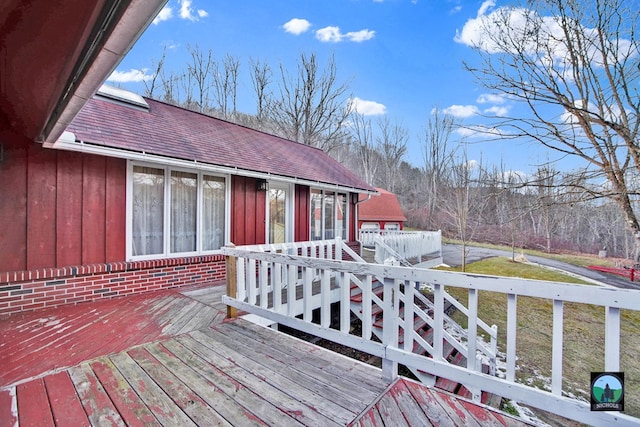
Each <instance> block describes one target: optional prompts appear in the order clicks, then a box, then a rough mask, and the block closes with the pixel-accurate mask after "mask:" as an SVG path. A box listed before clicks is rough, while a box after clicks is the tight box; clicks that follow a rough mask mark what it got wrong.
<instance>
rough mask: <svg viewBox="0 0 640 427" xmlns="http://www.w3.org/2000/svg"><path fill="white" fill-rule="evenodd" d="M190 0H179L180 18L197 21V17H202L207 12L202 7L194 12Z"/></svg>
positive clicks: (206, 14)
mask: <svg viewBox="0 0 640 427" xmlns="http://www.w3.org/2000/svg"><path fill="white" fill-rule="evenodd" d="M191 3H193V1H192V0H180V18H182V19H187V20H189V21H197V20H198V18H204V17H206V16H208V15H209V13H208V12H207V11H206V10H204V9H198V10H197V11H196V12H195V13H196V14H197V16H196V14H194V12H193V7H191Z"/></svg>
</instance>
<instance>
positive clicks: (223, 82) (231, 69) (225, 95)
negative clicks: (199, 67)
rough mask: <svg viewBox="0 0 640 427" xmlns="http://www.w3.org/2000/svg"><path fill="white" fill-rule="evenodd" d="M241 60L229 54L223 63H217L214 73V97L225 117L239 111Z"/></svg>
mask: <svg viewBox="0 0 640 427" xmlns="http://www.w3.org/2000/svg"><path fill="white" fill-rule="evenodd" d="M239 72H240V61H239V59H238V58H236V57H234V56H231V55H229V54H227V55H226V56H225V57H224V60H223V61H222V64H220V63H216V65H215V72H214V74H213V89H214V91H213V99H214V100H215V103H216V108H217V109H218V110H219V112H220V114H221V115H222V117H223V118H225V119H228V118H231V117H232V116H233V115H235V113H236V112H237V97H238V74H239Z"/></svg>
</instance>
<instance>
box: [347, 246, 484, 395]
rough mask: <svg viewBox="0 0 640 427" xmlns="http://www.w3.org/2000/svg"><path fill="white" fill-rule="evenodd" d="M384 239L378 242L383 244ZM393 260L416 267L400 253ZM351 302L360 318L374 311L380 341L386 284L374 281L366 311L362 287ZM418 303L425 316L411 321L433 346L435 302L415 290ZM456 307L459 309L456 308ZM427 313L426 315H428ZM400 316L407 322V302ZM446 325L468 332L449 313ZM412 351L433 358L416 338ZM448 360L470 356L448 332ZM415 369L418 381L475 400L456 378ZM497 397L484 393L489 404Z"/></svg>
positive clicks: (354, 288)
mask: <svg viewBox="0 0 640 427" xmlns="http://www.w3.org/2000/svg"><path fill="white" fill-rule="evenodd" d="M379 243H380V242H378V244H379ZM386 250H387V251H393V250H392V249H391V248H388V247H387V248H386ZM393 255H394V256H393V259H392V260H389V262H391V263H394V264H399V265H402V266H412V265H411V263H409V262H408V261H407V260H406V259H404V258H403V257H402V256H401V255H400V254H398V253H394V254H393ZM350 292H351V293H350V304H351V312H352V313H354V314H355V315H356V316H357V317H358V318H359V319H360V320H362V319H363V315H364V312H365V311H370V313H371V316H372V333H373V334H374V335H375V336H376V337H377V338H378V339H380V340H382V327H383V310H382V299H383V292H384V286H383V285H382V283H380V282H379V281H377V280H374V282H373V284H372V302H371V305H372V307H371V309H370V310H364V307H363V305H362V301H363V296H362V290H361V288H360V287H358V286H357V285H355V284H354V285H352V286H351V291H350ZM414 303H415V305H416V307H419V308H420V309H421V311H422V313H423V316H420V315H419V314H418V313H417V311H416V312H415V313H414V318H413V321H411V324H412V325H413V329H414V331H415V332H416V333H417V334H418V335H419V336H420V337H421V338H422V340H424V342H426V343H427V344H428V346H430V347H433V328H432V326H431V325H430V324H429V323H430V322H428V321H427V320H425V317H427V318H430V319H433V303H432V302H431V301H430V300H429V299H428V298H427V297H426V296H425V295H424V294H423V293H422V292H415V293H414ZM450 307H451V304H448V306H445V313H446V312H448V311H449V308H450ZM454 309H455V308H454ZM425 313H426V316H424V314H425ZM400 317H401V318H403V320H404V321H405V322H406V319H404V304H403V303H401V305H400ZM399 328H400V333H399V339H400V342H399V343H398V344H399V345H400V346H402V344H403V339H404V332H403V329H402V326H400V327H399ZM445 328H449V329H452V330H456V331H459V332H461V333H462V334H464V328H463V327H462V326H460V325H459V324H458V323H456V322H455V321H454V320H453V319H451V318H450V317H449V316H445ZM412 352H413V353H416V354H420V355H424V356H427V357H431V354H430V353H429V350H428V349H427V348H425V346H423V345H421V344H420V343H419V341H417V340H416V341H415V342H414V345H413V348H412ZM442 356H443V358H444V360H446V361H447V362H449V363H451V364H454V365H457V366H460V367H466V366H467V356H466V345H465V344H464V343H463V342H461V341H460V340H457V339H455V338H454V336H452V335H451V334H448V333H446V334H445V339H444V342H443V354H442ZM477 362H478V363H479V366H478V368H479V369H480V370H481V371H482V372H483V373H485V374H489V373H491V374H492V375H495V367H494V368H491V367H490V366H489V364H487V363H483V362H480V361H477ZM409 369H410V370H411V372H412V373H413V374H414V375H415V376H416V378H417V379H418V380H420V381H421V382H423V383H425V384H427V385H432V386H435V387H437V388H439V389H442V390H445V391H448V392H450V393H453V394H456V395H459V396H462V397H466V398H469V399H471V397H472V393H471V391H470V390H469V389H467V388H466V387H465V386H464V385H463V384H460V383H458V382H455V381H451V380H449V379H447V378H443V377H437V376H436V377H434V376H433V375H431V374H428V373H426V372H424V371H420V370H418V369H414V368H409ZM494 399H495V396H492V395H491V394H489V393H486V392H482V396H481V402H482V403H485V404H493V403H495V401H494Z"/></svg>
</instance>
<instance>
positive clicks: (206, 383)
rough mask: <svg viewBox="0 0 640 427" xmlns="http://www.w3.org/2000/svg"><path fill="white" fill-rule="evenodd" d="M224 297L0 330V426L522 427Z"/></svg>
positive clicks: (116, 302) (78, 309) (61, 313)
mask: <svg viewBox="0 0 640 427" xmlns="http://www.w3.org/2000/svg"><path fill="white" fill-rule="evenodd" d="M223 293H224V287H221V286H219V287H213V288H207V289H201V290H193V291H186V292H183V293H179V292H176V291H161V292H155V293H149V294H146V295H138V296H132V297H125V298H119V299H113V300H110V301H101V302H96V303H86V304H81V305H77V306H70V307H62V308H57V309H51V310H42V311H39V312H35V313H29V314H24V315H18V316H11V317H9V318H5V319H2V320H0V366H2V371H1V372H0V426H5V425H14V424H15V423H16V422H17V421H19V423H20V424H21V425H31V424H34V425H41V426H46V425H62V424H64V425H88V424H90V425H105V424H110V425H125V424H126V425H181V426H183V425H265V424H267V425H323V426H325V425H351V424H354V425H385V424H386V425H389V424H393V425H427V426H428V425H432V424H440V425H445V424H448V425H483V426H484V425H509V426H517V425H526V424H525V423H523V422H522V421H520V420H518V419H515V418H512V417H509V416H508V415H505V414H502V413H499V412H497V411H495V410H493V409H492V408H489V407H485V406H482V405H476V404H473V403H471V402H470V401H468V400H465V399H459V398H457V397H454V396H453V395H450V394H448V393H444V392H441V391H435V390H433V389H429V388H427V387H424V386H422V385H420V384H419V383H416V382H413V381H411V380H407V379H401V380H398V381H396V382H394V383H393V384H388V383H385V382H384V381H383V380H382V379H381V372H380V369H378V368H375V367H373V366H370V365H367V364H364V363H362V362H359V361H356V360H354V359H350V358H348V357H346V356H342V355H339V354H336V353H333V352H331V351H329V350H326V349H323V348H321V347H318V346H315V345H313V344H311V343H308V342H305V341H302V340H299V339H296V338H293V337H290V336H288V335H285V334H282V333H279V332H277V331H274V330H271V329H268V328H264V327H261V326H257V325H255V324H252V323H250V322H248V321H246V320H243V319H236V320H233V321H224V317H225V311H226V306H224V305H223V304H222V303H221V302H220V299H221V296H222V294H223Z"/></svg>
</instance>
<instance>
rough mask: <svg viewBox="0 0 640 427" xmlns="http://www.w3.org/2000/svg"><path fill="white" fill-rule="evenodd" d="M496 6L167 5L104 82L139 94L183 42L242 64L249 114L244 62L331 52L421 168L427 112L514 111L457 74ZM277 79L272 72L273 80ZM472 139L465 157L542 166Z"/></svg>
mask: <svg viewBox="0 0 640 427" xmlns="http://www.w3.org/2000/svg"><path fill="white" fill-rule="evenodd" d="M499 6H500V5H496V4H495V3H494V2H493V1H492V0H488V1H484V2H483V1H462V0H326V1H321V0H296V1H289V0H270V1H264V0H242V1H219V0H216V1H211V0H208V1H205V0H191V1H189V0H169V2H168V3H167V6H166V7H165V9H163V11H162V12H161V13H160V15H159V16H158V17H157V18H156V20H155V21H154V23H153V24H152V25H150V27H149V28H148V29H147V30H146V32H145V33H144V34H143V35H142V36H141V38H140V39H139V41H138V42H137V43H136V45H135V46H134V47H133V49H132V50H131V51H130V52H129V54H128V55H127V56H126V57H125V59H124V60H123V61H122V62H121V64H120V65H119V66H118V68H117V70H116V71H115V72H114V74H112V76H111V78H110V83H112V84H113V83H115V84H119V85H121V86H122V87H124V88H126V89H129V90H133V91H136V92H139V93H142V92H143V91H144V84H143V83H142V82H141V81H140V79H142V78H148V77H149V75H150V73H152V68H153V61H157V60H158V59H159V58H160V57H161V54H162V51H163V48H165V47H166V49H167V56H166V63H165V68H166V69H167V70H170V69H176V70H177V69H183V68H185V66H186V63H187V62H188V61H189V54H188V52H187V45H191V46H195V45H198V46H199V47H200V48H201V49H202V50H204V51H206V50H208V49H212V51H213V55H214V56H215V57H216V58H217V59H222V58H223V57H224V56H225V55H226V54H230V55H233V56H235V57H238V58H239V59H240V62H241V65H240V67H241V69H240V74H241V75H240V78H239V82H240V87H239V109H240V110H241V111H243V112H246V113H253V112H254V111H255V98H254V95H253V90H252V87H251V79H250V77H249V58H253V59H254V60H261V61H266V62H267V63H269V64H270V65H271V67H272V68H273V69H274V71H277V68H278V66H279V64H282V65H283V66H284V67H285V68H287V69H289V70H291V71H295V67H296V61H297V60H298V59H299V57H300V53H301V52H305V53H311V52H314V53H316V54H317V55H318V58H319V59H320V60H326V58H328V57H329V56H330V55H334V57H335V62H336V65H337V69H338V72H339V75H340V80H341V81H344V82H348V83H349V87H350V92H351V93H352V96H353V97H354V98H358V100H359V104H358V105H359V107H358V108H359V110H360V112H362V113H364V114H368V115H369V116H370V118H371V119H372V120H373V121H375V120H376V117H379V116H381V115H386V116H387V117H389V119H391V120H392V121H396V120H397V121H398V122H399V123H401V124H402V125H403V126H404V127H406V128H407V129H408V130H409V144H408V154H407V156H406V158H405V160H406V161H408V162H409V163H411V164H413V165H415V166H422V160H421V159H422V154H421V153H422V148H421V146H422V140H423V134H424V129H425V127H426V122H427V119H428V117H429V115H430V114H431V111H432V109H433V108H434V107H437V108H439V109H441V110H444V111H447V112H449V113H450V114H453V115H455V116H456V117H457V118H458V119H459V120H461V121H463V122H464V123H472V122H473V121H474V120H478V116H477V114H478V113H480V112H483V113H486V114H493V113H494V112H499V111H500V110H501V109H510V108H514V106H513V105H510V104H509V102H506V100H505V99H504V98H500V97H494V96H490V94H488V93H486V92H484V91H483V89H482V88H481V87H480V86H479V85H478V84H477V83H476V82H475V81H474V78H473V76H472V75H471V74H469V73H468V72H467V71H465V70H464V69H463V65H462V61H463V60H467V61H474V60H475V58H476V56H475V55H476V54H475V53H474V52H473V50H472V49H471V48H470V47H469V46H468V44H469V43H471V42H472V41H473V40H474V37H476V34H475V33H474V23H475V22H476V18H478V17H479V16H481V15H483V14H487V13H490V12H491V11H492V10H494V9H495V8H497V7H499ZM274 77H275V76H274ZM463 139H464V140H465V141H466V142H469V144H467V146H468V158H469V159H471V160H479V159H480V157H482V160H483V162H484V163H490V164H494V165H498V164H499V163H500V162H501V161H503V162H504V164H506V166H507V168H508V169H511V170H519V171H523V172H528V173H531V172H532V171H533V170H534V169H535V166H536V165H537V164H539V163H542V162H544V161H546V160H547V156H546V154H542V150H541V149H539V148H538V147H536V146H531V145H528V144H524V143H522V142H521V143H517V142H514V141H508V142H496V141H492V142H474V138H473V136H472V135H468V134H463V133H462V132H461V133H456V134H455V135H454V136H453V140H452V141H453V142H456V141H458V140H460V141H462V140H463Z"/></svg>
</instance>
